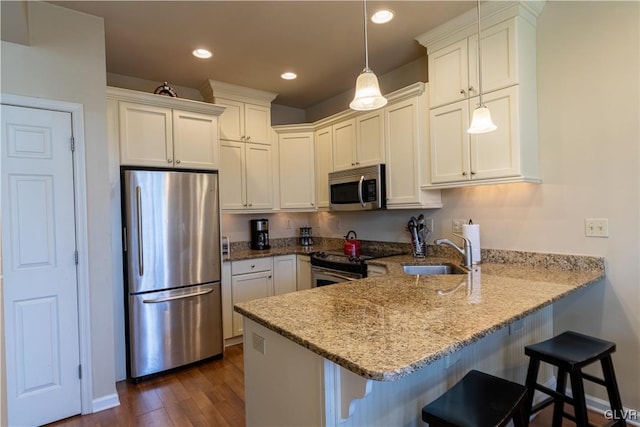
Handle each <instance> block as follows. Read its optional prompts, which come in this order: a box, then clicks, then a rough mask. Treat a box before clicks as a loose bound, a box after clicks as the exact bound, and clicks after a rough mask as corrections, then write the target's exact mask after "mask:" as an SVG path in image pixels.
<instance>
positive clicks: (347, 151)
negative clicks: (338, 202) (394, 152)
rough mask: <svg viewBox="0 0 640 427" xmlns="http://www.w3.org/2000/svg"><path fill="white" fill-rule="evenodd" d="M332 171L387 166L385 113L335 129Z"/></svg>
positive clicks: (358, 118)
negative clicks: (380, 164)
mask: <svg viewBox="0 0 640 427" xmlns="http://www.w3.org/2000/svg"><path fill="white" fill-rule="evenodd" d="M332 142H333V170H336V171H338V170H345V169H351V168H354V167H361V166H369V165H375V164H378V163H384V158H385V152H384V118H383V114H382V110H378V111H372V112H370V113H366V114H360V115H357V116H356V117H355V118H353V119H349V120H345V121H343V122H340V123H337V124H334V125H333V129H332Z"/></svg>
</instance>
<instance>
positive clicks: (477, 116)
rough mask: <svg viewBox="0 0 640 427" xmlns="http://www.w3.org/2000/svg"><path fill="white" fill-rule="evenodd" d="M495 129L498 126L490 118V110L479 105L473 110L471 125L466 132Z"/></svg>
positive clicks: (483, 131) (482, 131) (481, 131)
mask: <svg viewBox="0 0 640 427" xmlns="http://www.w3.org/2000/svg"><path fill="white" fill-rule="evenodd" d="M496 129H498V126H496V125H495V124H494V123H493V120H491V112H490V111H489V109H488V108H487V107H485V106H484V105H481V106H479V107H478V108H476V109H475V110H474V111H473V116H472V118H471V126H469V129H467V133H471V134H476V133H485V132H491V131H492V130H496Z"/></svg>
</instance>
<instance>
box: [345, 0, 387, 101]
mask: <svg viewBox="0 0 640 427" xmlns="http://www.w3.org/2000/svg"><path fill="white" fill-rule="evenodd" d="M363 3H364V58H365V62H364V70H362V72H361V73H360V75H359V76H358V79H357V80H356V94H355V96H354V98H353V101H351V103H350V104H349V107H350V108H351V109H352V110H357V111H367V110H375V109H377V108H380V107H384V106H385V105H386V104H387V98H385V97H384V96H382V94H381V93H380V86H378V78H377V77H376V75H375V73H374V72H373V71H371V69H370V68H369V44H368V41H367V0H363Z"/></svg>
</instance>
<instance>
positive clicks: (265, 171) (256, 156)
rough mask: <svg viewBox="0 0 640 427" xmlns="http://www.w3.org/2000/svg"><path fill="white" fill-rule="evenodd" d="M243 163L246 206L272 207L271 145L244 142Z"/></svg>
mask: <svg viewBox="0 0 640 427" xmlns="http://www.w3.org/2000/svg"><path fill="white" fill-rule="evenodd" d="M245 165H246V180H247V181H246V182H247V208H248V209H271V208H272V207H273V191H272V190H271V182H272V177H273V175H271V146H270V145H261V144H246V150H245Z"/></svg>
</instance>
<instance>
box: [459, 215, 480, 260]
mask: <svg viewBox="0 0 640 427" xmlns="http://www.w3.org/2000/svg"><path fill="white" fill-rule="evenodd" d="M462 236H464V237H466V238H467V239H469V242H471V260H472V261H473V263H474V264H478V263H479V262H480V261H481V258H480V225H478V224H464V225H463V226H462Z"/></svg>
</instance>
